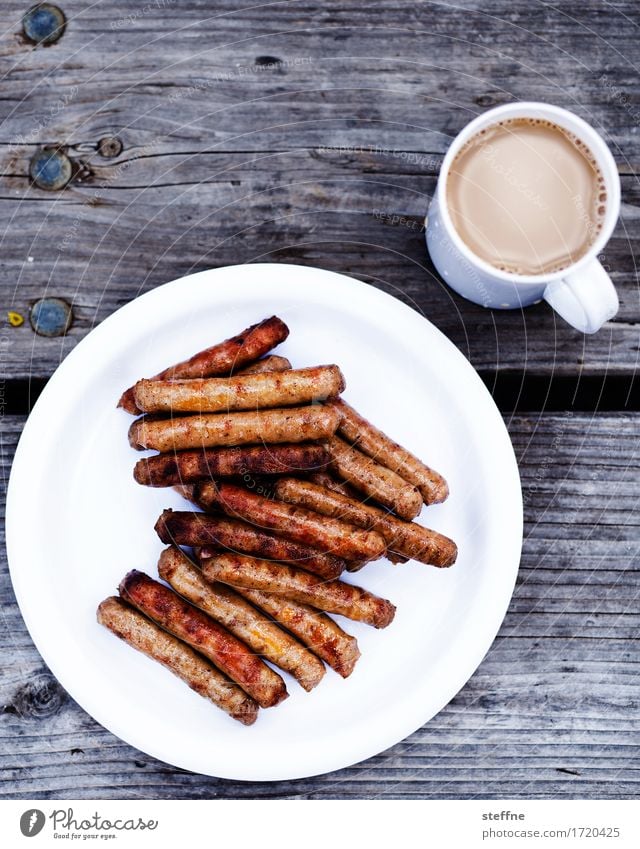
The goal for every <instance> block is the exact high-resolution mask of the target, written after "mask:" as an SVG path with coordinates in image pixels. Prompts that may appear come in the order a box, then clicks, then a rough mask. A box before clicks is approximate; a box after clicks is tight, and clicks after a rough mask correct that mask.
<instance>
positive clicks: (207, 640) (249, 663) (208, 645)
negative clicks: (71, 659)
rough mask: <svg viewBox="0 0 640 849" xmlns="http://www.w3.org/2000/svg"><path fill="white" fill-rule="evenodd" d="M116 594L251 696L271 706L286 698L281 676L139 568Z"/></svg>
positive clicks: (238, 641) (231, 636) (231, 635)
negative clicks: (205, 659)
mask: <svg viewBox="0 0 640 849" xmlns="http://www.w3.org/2000/svg"><path fill="white" fill-rule="evenodd" d="M119 590H120V595H121V596H122V597H123V598H124V599H125V600H126V601H128V602H129V603H130V604H132V605H133V606H134V607H137V608H138V610H140V612H141V613H144V614H145V615H146V616H148V617H149V618H150V619H153V620H154V622H156V623H157V624H158V625H160V627H162V628H164V629H165V631H169V632H170V633H171V634H173V635H174V636H176V637H178V639H180V640H183V641H184V642H185V643H188V644H189V645H190V646H191V647H192V648H194V649H195V650H196V651H198V652H200V654H203V655H204V656H205V657H206V658H208V659H209V660H210V661H211V662H212V663H214V664H215V665H216V666H217V667H218V669H220V670H221V671H222V672H224V673H225V674H226V675H228V676H229V678H231V679H232V680H233V681H235V682H236V684H239V685H240V686H241V687H242V689H243V690H244V691H245V692H246V693H248V694H249V695H250V696H251V697H252V698H254V699H255V700H256V701H257V702H258V704H259V705H260V707H265V708H266V707H272V706H273V705H277V704H278V703H279V702H281V701H282V700H283V699H286V698H287V695H288V693H287V688H286V687H285V685H284V681H283V680H282V678H281V677H280V676H279V675H278V674H277V672H274V671H273V669H270V668H269V667H268V666H267V665H266V663H263V661H261V660H260V658H259V657H256V655H255V654H254V653H253V652H252V651H250V650H249V649H248V648H247V647H246V646H245V645H244V643H241V642H240V640H238V639H237V638H236V637H234V636H233V634H230V633H229V632H228V631H227V629H226V628H223V627H222V625H219V624H218V623H217V622H214V620H213V619H211V617H210V616H207V615H206V614H204V613H203V612H202V611H201V610H198V609H197V608H195V607H194V606H193V605H191V604H189V603H188V602H186V601H184V600H183V599H181V598H180V596H178V595H176V594H175V593H174V592H173V590H170V589H169V588H168V587H165V586H164V584H159V583H158V582H157V581H154V580H152V579H151V578H150V577H149V576H148V575H145V574H144V573H143V572H137V571H135V570H134V571H133V572H129V573H128V574H127V575H125V577H124V578H123V580H122V581H121V583H120V587H119Z"/></svg>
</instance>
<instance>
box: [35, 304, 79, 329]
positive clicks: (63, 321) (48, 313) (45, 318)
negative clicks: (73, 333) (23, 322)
mask: <svg viewBox="0 0 640 849" xmlns="http://www.w3.org/2000/svg"><path fill="white" fill-rule="evenodd" d="M72 319H73V311H72V309H71V304H68V303H67V302H66V301H63V300H62V298H41V300H39V301H36V302H35V304H34V305H33V306H32V307H31V311H30V312H29V321H30V322H31V327H33V329H34V331H35V332H36V333H37V334H38V336H64V335H65V333H66V332H67V330H68V329H69V328H70V327H71V321H72Z"/></svg>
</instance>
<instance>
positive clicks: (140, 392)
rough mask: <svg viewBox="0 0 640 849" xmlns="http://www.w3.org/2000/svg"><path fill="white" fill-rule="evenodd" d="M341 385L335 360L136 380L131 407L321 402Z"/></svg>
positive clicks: (186, 409) (167, 409) (223, 408)
mask: <svg viewBox="0 0 640 849" xmlns="http://www.w3.org/2000/svg"><path fill="white" fill-rule="evenodd" d="M344 388H345V382H344V377H343V376H342V372H341V371H340V369H339V368H338V366H335V365H329V366H314V367H312V368H304V369H291V370H289V371H282V372H278V371H269V372H262V373H260V374H241V375H236V376H235V377H209V378H196V379H191V380H139V381H138V382H137V383H136V385H135V386H134V389H133V395H134V398H135V401H136V406H137V407H138V409H140V410H144V411H145V412H147V413H219V412H233V411H234V410H259V409H267V408H270V407H294V406H299V405H300V404H309V403H310V402H311V401H324V400H326V399H327V398H333V397H335V396H336V395H339V394H340V392H342V391H343V389H344Z"/></svg>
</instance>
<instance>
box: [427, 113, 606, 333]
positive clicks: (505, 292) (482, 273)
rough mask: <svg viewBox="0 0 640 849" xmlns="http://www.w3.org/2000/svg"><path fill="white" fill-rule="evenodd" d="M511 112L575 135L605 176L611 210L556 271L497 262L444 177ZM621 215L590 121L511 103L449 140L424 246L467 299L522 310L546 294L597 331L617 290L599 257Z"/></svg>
mask: <svg viewBox="0 0 640 849" xmlns="http://www.w3.org/2000/svg"><path fill="white" fill-rule="evenodd" d="M513 118H542V119H545V120H548V121H552V122H553V123H555V124H558V125H559V126H560V127H563V128H564V129H566V130H568V131H569V132H570V133H573V134H574V135H575V136H577V137H578V138H579V139H581V140H582V141H583V142H584V143H585V144H586V145H587V147H588V148H589V150H590V151H591V152H592V153H593V156H594V157H595V160H596V162H597V163H598V166H599V168H600V170H601V172H602V176H603V178H604V181H605V188H606V192H607V201H606V210H605V217H604V221H603V223H602V229H601V231H600V234H599V235H598V238H597V239H596V240H595V241H594V243H593V244H592V245H591V247H590V248H589V250H588V252H587V253H586V254H584V256H582V257H580V259H579V260H578V261H577V262H574V263H573V264H572V265H570V266H568V267H567V268H564V269H562V270H561V271H557V272H554V273H551V274H535V275H524V274H512V273H509V272H506V271H500V270H499V269H497V268H494V267H493V266H492V265H490V264H489V263H488V262H485V261H484V260H483V259H480V257H478V256H476V255H475V254H474V253H473V252H472V251H471V250H470V249H469V248H468V247H467V245H466V244H465V243H464V242H463V241H462V239H461V237H460V236H459V235H458V233H457V231H456V229H455V227H454V226H453V222H452V221H451V216H450V215H449V210H448V208H447V202H446V182H447V176H448V174H449V170H450V168H451V163H452V162H453V160H454V159H455V157H456V155H457V154H458V152H459V151H460V149H461V148H462V146H463V145H464V144H465V143H466V142H467V141H468V140H469V139H470V138H471V137H472V136H474V135H476V133H478V132H480V130H484V129H485V128H487V127H490V126H493V125H494V124H496V123H497V122H498V121H502V120H506V119H513ZM619 213H620V178H619V176H618V170H617V168H616V164H615V161H614V159H613V156H612V155H611V151H610V150H609V148H608V147H607V145H606V144H605V142H604V141H603V139H602V137H601V136H600V135H599V134H598V133H597V132H596V131H595V130H594V129H593V127H590V126H589V124H587V123H586V121H583V120H582V118H579V117H578V116H577V115H574V114H573V113H572V112H568V111H567V110H566V109H561V108H560V107H559V106H551V105H549V104H546V103H526V102H525V103H509V104H507V105H505V106H498V107H496V108H495V109H490V110H489V111H488V112H485V113H484V114H482V115H479V116H478V117H477V118H475V119H474V120H473V121H471V123H470V124H467V126H466V127H464V129H463V130H461V132H460V133H458V135H457V136H456V138H455V139H454V140H453V142H452V143H451V146H450V147H449V150H448V151H447V154H446V156H445V158H444V161H443V163H442V168H441V169H440V175H439V177H438V185H437V187H436V191H435V193H434V196H433V198H432V200H431V204H430V206H429V211H428V213H427V218H426V220H425V228H426V240H427V247H428V250H429V254H430V256H431V259H432V261H433V264H434V265H435V267H436V268H437V270H438V272H439V273H440V275H441V276H442V278H443V279H444V281H445V282H446V283H447V284H448V285H449V286H450V287H451V288H452V289H454V290H455V291H456V292H458V294H460V295H462V296H463V297H464V298H467V299H468V300H470V301H473V302H474V303H476V304H480V305H481V306H483V307H491V308H493V309H519V308H521V307H526V306H529V305H530V304H535V303H538V302H539V301H541V300H543V299H544V300H545V301H547V303H549V304H550V305H551V306H552V307H553V309H554V310H555V311H556V312H557V313H558V314H559V315H561V316H562V318H564V320H565V321H568V322H569V324H571V325H572V326H573V327H575V328H576V329H577V330H581V331H582V332H583V333H595V332H596V331H597V330H599V329H600V328H601V327H602V325H603V324H604V323H605V321H608V320H609V319H610V318H613V316H614V315H615V314H616V313H617V311H618V296H617V294H616V290H615V288H614V286H613V283H612V282H611V278H610V277H609V275H608V274H607V272H606V271H605V270H604V268H603V267H602V265H601V264H600V263H599V262H598V259H597V257H598V255H599V254H600V253H601V251H602V249H603V248H604V246H605V245H606V243H607V242H608V241H609V238H610V237H611V234H612V233H613V229H614V227H615V225H616V222H617V220H618V215H619ZM578 214H579V212H578V210H576V215H578Z"/></svg>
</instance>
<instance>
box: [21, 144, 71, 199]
mask: <svg viewBox="0 0 640 849" xmlns="http://www.w3.org/2000/svg"><path fill="white" fill-rule="evenodd" d="M72 170H73V169H72V167H71V160H70V159H69V157H68V156H67V155H66V153H63V151H61V150H57V149H56V148H52V147H45V148H43V149H42V150H39V151H37V153H35V154H34V155H33V157H32V158H31V162H30V163H29V176H30V177H31V179H32V181H33V182H34V184H35V185H36V186H37V187H38V188H39V189H45V190H46V191H48V192H56V191H59V190H60V189H63V188H64V187H65V186H66V185H67V183H68V182H69V180H70V179H71V173H72Z"/></svg>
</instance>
